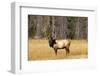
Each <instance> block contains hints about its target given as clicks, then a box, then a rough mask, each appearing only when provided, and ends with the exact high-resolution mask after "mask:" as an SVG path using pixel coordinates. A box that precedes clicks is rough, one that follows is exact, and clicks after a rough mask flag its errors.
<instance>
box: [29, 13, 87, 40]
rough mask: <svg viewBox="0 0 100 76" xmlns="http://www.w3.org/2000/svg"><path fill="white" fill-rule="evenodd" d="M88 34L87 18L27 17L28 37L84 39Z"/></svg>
mask: <svg viewBox="0 0 100 76" xmlns="http://www.w3.org/2000/svg"><path fill="white" fill-rule="evenodd" d="M87 34H88V18H87V17H69V16H43V15H28V37H29V38H33V39H44V38H45V39H47V38H48V37H49V36H50V35H53V36H54V37H55V38H56V39H66V38H70V39H86V40H87V37H88V36H87Z"/></svg>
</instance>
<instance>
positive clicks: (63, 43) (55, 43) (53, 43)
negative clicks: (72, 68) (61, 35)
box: [49, 37, 71, 55]
mask: <svg viewBox="0 0 100 76" xmlns="http://www.w3.org/2000/svg"><path fill="white" fill-rule="evenodd" d="M70 43H71V41H70V40H56V39H53V37H50V38H49V46H50V47H52V48H53V49H54V51H55V54H56V55H57V50H58V49H65V51H66V55H67V52H68V53H69V52H70V50H69V47H70Z"/></svg>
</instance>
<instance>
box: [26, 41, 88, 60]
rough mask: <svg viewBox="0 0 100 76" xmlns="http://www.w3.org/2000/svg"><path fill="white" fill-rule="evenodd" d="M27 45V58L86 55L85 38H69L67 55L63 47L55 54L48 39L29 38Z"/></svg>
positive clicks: (57, 57)
mask: <svg viewBox="0 0 100 76" xmlns="http://www.w3.org/2000/svg"><path fill="white" fill-rule="evenodd" d="M28 46H29V47H28V60H52V59H80V58H87V57H88V45H87V41H86V40H71V46H70V53H69V54H68V55H66V51H65V49H59V50H58V52H57V56H56V55H55V52H54V50H53V48H50V47H49V44H48V41H47V40H45V39H44V40H41V39H29V44H28Z"/></svg>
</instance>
